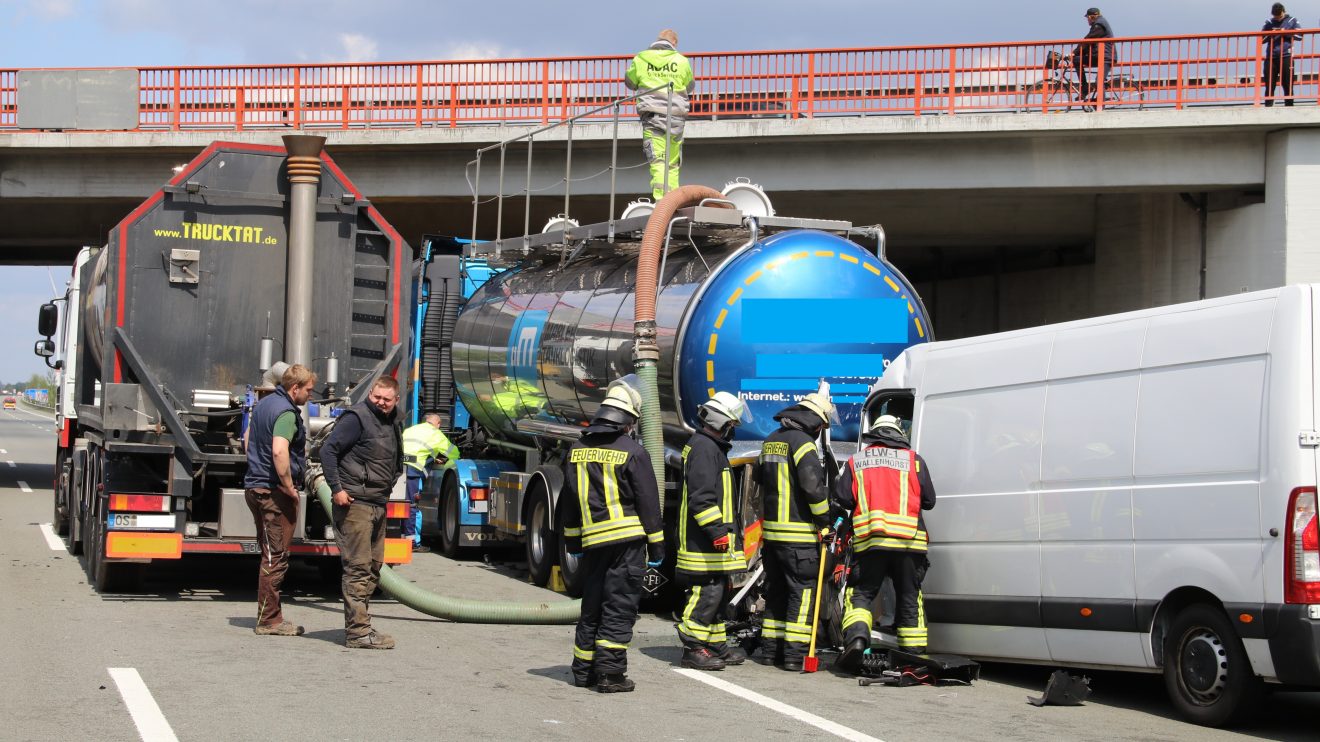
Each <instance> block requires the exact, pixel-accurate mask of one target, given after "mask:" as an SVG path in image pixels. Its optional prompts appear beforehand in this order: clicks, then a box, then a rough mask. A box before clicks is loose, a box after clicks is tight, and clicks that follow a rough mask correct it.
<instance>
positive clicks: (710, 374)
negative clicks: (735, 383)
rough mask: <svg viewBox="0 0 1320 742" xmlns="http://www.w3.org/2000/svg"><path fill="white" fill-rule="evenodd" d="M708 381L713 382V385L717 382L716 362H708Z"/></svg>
mask: <svg viewBox="0 0 1320 742" xmlns="http://www.w3.org/2000/svg"><path fill="white" fill-rule="evenodd" d="M706 381H709V382H712V383H713V382H714V381H715V362H714V361H706Z"/></svg>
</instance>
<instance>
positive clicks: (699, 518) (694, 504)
mask: <svg viewBox="0 0 1320 742" xmlns="http://www.w3.org/2000/svg"><path fill="white" fill-rule="evenodd" d="M697 417H698V418H699V419H700V421H701V430H698V431H697V432H696V433H693V435H692V438H691V439H689V440H688V444H687V445H686V446H685V447H684V448H683V500H682V502H681V503H680V504H679V508H678V561H677V563H676V564H675V566H674V571H675V573H676V574H677V576H678V579H679V581H680V583H682V584H686V585H687V586H688V587H689V588H690V592H689V594H688V601H687V605H686V606H685V607H684V608H683V620H681V621H680V622H679V623H678V638H679V640H680V641H682V642H683V660H682V665H683V667H690V668H692V669H695V670H723V669H724V667H725V665H740V664H742V663H743V661H744V660H746V659H747V653H746V652H744V651H743V650H742V649H740V648H738V647H730V646H729V643H728V636H727V635H726V634H725V630H724V621H723V620H721V619H720V613H721V611H722V610H723V609H724V603H725V596H726V595H727V594H728V585H729V575H731V574H737V573H738V572H742V571H743V570H745V569H747V561H746V559H745V558H744V557H743V551H742V538H741V536H742V533H741V531H742V529H741V528H740V527H739V525H738V521H737V519H736V518H735V517H734V513H735V510H734V489H733V472H732V470H731V469H730V468H729V447H730V443H729V441H731V440H733V433H734V430H735V429H736V428H737V427H738V426H739V425H741V424H742V423H744V422H747V421H749V420H750V417H749V416H748V414H747V405H745V404H743V401H742V400H741V399H738V398H737V397H735V396H734V395H732V394H730V393H729V392H716V393H715V394H714V395H712V396H711V398H710V399H708V400H706V401H705V402H703V403H702V405H701V406H700V407H698V408H697Z"/></svg>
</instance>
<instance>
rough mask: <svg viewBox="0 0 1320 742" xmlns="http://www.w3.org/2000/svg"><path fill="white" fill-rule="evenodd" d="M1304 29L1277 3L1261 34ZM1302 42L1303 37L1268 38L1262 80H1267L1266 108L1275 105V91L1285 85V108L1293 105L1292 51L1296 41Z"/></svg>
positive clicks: (1278, 36)
mask: <svg viewBox="0 0 1320 742" xmlns="http://www.w3.org/2000/svg"><path fill="white" fill-rule="evenodd" d="M1301 27H1302V25H1301V24H1300V23H1298V22H1297V19H1296V18H1293V17H1292V16H1290V15H1288V9H1287V8H1285V7H1283V3H1275V4H1274V5H1273V6H1271V7H1270V17H1269V18H1266V19H1265V25H1264V26H1261V28H1260V30H1261V31H1264V32H1270V31H1296V30H1297V29H1299V28H1301ZM1301 40H1302V35H1301V34H1278V33H1276V34H1271V35H1269V36H1266V37H1265V60H1264V61H1263V63H1262V66H1264V68H1265V69H1264V73H1263V74H1262V75H1261V77H1262V78H1264V79H1265V107H1266V108H1268V107H1270V106H1272V105H1274V89H1275V88H1276V87H1278V86H1279V85H1283V99H1284V100H1283V105H1285V106H1291V105H1292V104H1293V97H1292V94H1293V92H1292V91H1293V62H1292V47H1293V42H1294V41H1301Z"/></svg>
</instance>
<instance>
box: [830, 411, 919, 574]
mask: <svg viewBox="0 0 1320 742" xmlns="http://www.w3.org/2000/svg"><path fill="white" fill-rule="evenodd" d="M863 442H864V443H869V444H870V445H867V446H866V447H865V448H863V449H862V450H860V451H858V452H857V453H855V454H853V456H852V458H850V459H848V464H847V465H846V466H845V467H844V469H843V474H842V475H841V476H840V477H839V481H838V484H837V485H836V488H835V494H836V497H837V499H838V500H839V503H840V504H841V505H842V506H844V507H845V508H847V509H848V510H850V511H851V512H852V527H853V551H854V552H857V553H861V552H864V551H871V550H875V549H880V550H888V551H926V549H927V546H928V543H929V541H930V539H929V537H928V536H927V534H926V525H925V523H924V522H923V520H922V517H921V511H922V510H930V509H931V508H933V507H935V485H934V484H932V483H931V480H930V474H929V473H928V472H927V471H926V465H925V462H924V461H922V459H921V457H920V456H918V455H917V453H916V452H915V451H912V450H911V449H909V448H908V447H907V446H906V445H905V444H904V443H903V442H902V441H899V440H898V439H894V438H888V437H884V438H878V437H870V440H866V439H864V440H863Z"/></svg>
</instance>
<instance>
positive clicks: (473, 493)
mask: <svg viewBox="0 0 1320 742" xmlns="http://www.w3.org/2000/svg"><path fill="white" fill-rule="evenodd" d="M468 499H469V500H474V501H477V502H480V501H482V500H485V499H486V488H485V487H473V486H471V485H469V486H468Z"/></svg>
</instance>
